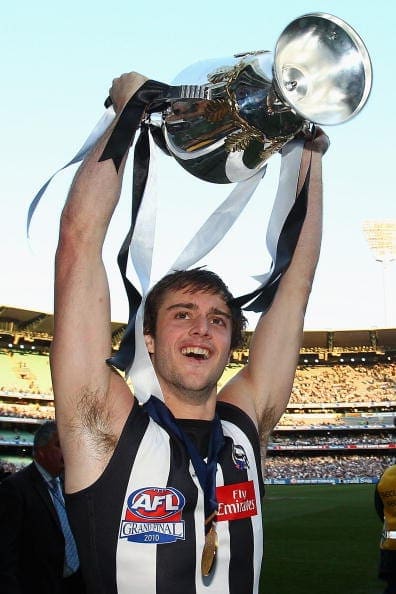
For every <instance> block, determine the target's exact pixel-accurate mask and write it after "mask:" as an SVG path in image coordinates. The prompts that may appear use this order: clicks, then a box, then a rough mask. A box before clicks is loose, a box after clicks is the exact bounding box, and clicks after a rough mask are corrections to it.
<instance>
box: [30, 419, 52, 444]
mask: <svg viewBox="0 0 396 594" xmlns="http://www.w3.org/2000/svg"><path fill="white" fill-rule="evenodd" d="M56 431H57V427H56V422H55V421H45V423H43V424H42V425H41V427H39V429H37V431H36V433H35V434H34V439H33V451H34V450H35V449H36V448H40V447H42V446H46V445H47V443H48V442H49V441H50V440H51V438H52V436H53V434H54V433H55V432H56Z"/></svg>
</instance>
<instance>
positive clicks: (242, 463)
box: [232, 444, 250, 470]
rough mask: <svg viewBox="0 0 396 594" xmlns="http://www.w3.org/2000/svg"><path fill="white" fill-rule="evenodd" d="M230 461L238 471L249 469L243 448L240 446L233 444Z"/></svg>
mask: <svg viewBox="0 0 396 594" xmlns="http://www.w3.org/2000/svg"><path fill="white" fill-rule="evenodd" d="M232 461H233V462H234V464H235V466H236V467H237V468H238V470H246V469H247V468H250V467H249V460H248V457H247V455H246V452H245V450H244V448H243V447H242V446H241V445H236V444H233V446H232Z"/></svg>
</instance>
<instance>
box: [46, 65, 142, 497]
mask: <svg viewBox="0 0 396 594" xmlns="http://www.w3.org/2000/svg"><path fill="white" fill-rule="evenodd" d="M145 80H146V79H145V78H144V77H142V76H141V75H137V74H134V73H132V74H129V75H123V76H122V77H120V78H118V79H115V80H114V81H113V86H112V89H111V91H110V94H111V97H112V99H113V104H114V107H115V109H116V112H117V117H116V119H115V121H114V122H113V125H112V126H110V127H109V129H108V130H107V131H106V133H105V134H104V136H103V137H102V139H101V140H100V141H99V142H98V143H97V145H96V147H95V148H94V149H93V150H92V152H91V153H90V155H89V156H88V157H87V158H86V159H85V161H84V162H83V164H82V165H81V167H80V169H79V170H78V172H77V174H76V176H75V178H74V181H73V183H72V186H71V189H70V192H69V196H68V198H67V201H66V204H65V207H64V209H63V212H62V217H61V223H60V234H59V243H58V248H57V252H56V259H55V310H54V313H55V322H54V340H53V343H52V347H51V373H52V380H53V386H54V396H55V407H56V417H57V423H58V429H59V435H60V439H61V443H62V451H63V454H64V458H65V466H66V489H67V490H68V491H74V490H77V489H80V488H83V487H84V486H87V485H88V484H90V483H91V482H92V481H94V480H95V479H96V478H97V477H98V476H99V474H100V473H101V472H102V470H103V468H104V467H105V465H106V463H107V460H108V458H109V456H110V455H111V452H112V450H113V448H114V445H115V443H116V440H117V438H118V435H119V432H120V430H121V428H122V426H123V423H124V421H125V419H126V416H127V414H128V412H129V410H130V409H131V406H132V402H133V399H132V396H131V393H130V391H129V389H128V388H127V386H126V383H125V382H124V380H123V379H122V378H121V376H119V375H118V374H116V373H114V372H113V371H111V369H110V368H109V367H108V365H107V364H106V362H105V361H106V359H107V358H108V357H109V356H110V354H111V325H110V322H111V320H110V296H109V287H108V282H107V276H106V271H105V268H104V265H103V261H102V247H103V243H104V239H105V236H106V232H107V229H108V225H109V223H110V220H111V217H112V214H113V212H114V209H115V207H116V205H117V203H118V200H119V196H120V192H121V185H122V177H123V171H124V166H125V158H124V162H123V163H122V164H121V167H120V169H119V171H118V173H117V171H116V169H115V167H114V164H113V162H112V161H111V160H107V161H102V162H99V158H100V156H101V154H102V152H103V149H104V147H105V145H106V142H107V140H108V138H109V136H110V134H111V132H112V130H113V128H114V126H115V124H116V122H117V119H118V116H119V114H120V113H121V112H122V109H123V107H124V106H125V105H126V103H127V101H128V100H129V99H130V97H131V96H132V95H133V94H134V93H135V92H136V91H137V90H138V88H139V87H140V86H141V85H142V84H143V83H144V82H145Z"/></svg>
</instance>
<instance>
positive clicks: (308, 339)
mask: <svg viewBox="0 0 396 594" xmlns="http://www.w3.org/2000/svg"><path fill="white" fill-rule="evenodd" d="M111 328H112V335H113V337H114V338H117V337H118V336H120V335H121V333H122V332H123V330H124V328H125V323H124V322H112V324H111ZM53 329H54V316H53V314H48V313H44V312H41V311H32V310H29V309H19V308H16V307H10V306H6V305H3V306H0V334H5V335H7V334H8V335H12V336H15V335H21V334H25V335H29V334H32V335H35V336H40V335H41V336H46V337H47V339H49V340H50V339H51V338H52V335H53ZM329 344H331V345H332V346H333V347H337V348H342V347H343V346H345V347H359V346H362V345H364V346H374V344H375V345H376V346H377V347H385V348H389V347H393V348H395V347H396V328H376V329H369V328H366V329H362V330H312V331H310V330H308V331H306V332H304V342H303V345H302V346H303V348H305V349H309V348H329Z"/></svg>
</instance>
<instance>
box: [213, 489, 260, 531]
mask: <svg viewBox="0 0 396 594" xmlns="http://www.w3.org/2000/svg"><path fill="white" fill-rule="evenodd" d="M216 495H217V502H218V506H219V507H218V510H217V521H218V522H221V521H225V520H242V519H243V518H250V517H251V516H255V515H257V504H256V494H255V492H254V484H253V481H247V482H245V483H235V484H233V485H224V486H223V487H217V488H216Z"/></svg>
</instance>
